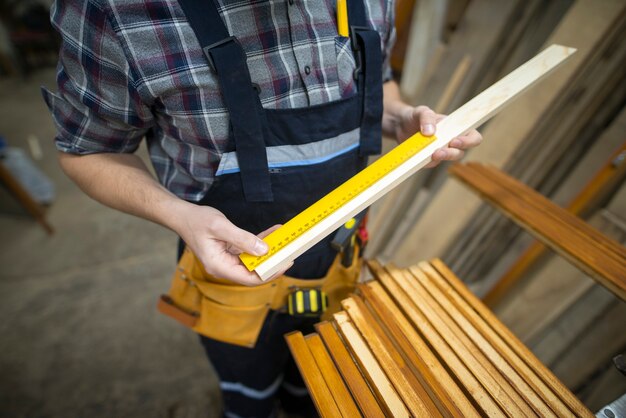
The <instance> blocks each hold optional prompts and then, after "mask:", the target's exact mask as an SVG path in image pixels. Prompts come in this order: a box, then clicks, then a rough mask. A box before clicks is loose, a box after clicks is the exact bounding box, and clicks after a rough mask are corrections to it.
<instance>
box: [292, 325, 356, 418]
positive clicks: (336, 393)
mask: <svg viewBox="0 0 626 418" xmlns="http://www.w3.org/2000/svg"><path fill="white" fill-rule="evenodd" d="M304 339H305V340H306V343H307V344H308V346H309V350H310V351H311V354H312V355H313V358H314V359H315V362H316V363H317V367H319V369H320V371H321V372H322V376H323V377H324V380H325V381H326V384H327V385H328V388H329V389H330V391H331V393H332V394H333V397H334V398H335V403H336V404H337V407H338V408H339V411H340V412H341V415H342V416H344V417H346V418H351V417H360V416H361V413H360V412H359V409H358V408H357V406H356V404H355V403H354V399H352V395H350V392H349V391H348V388H347V387H346V384H345V383H344V381H343V379H342V378H341V375H340V374H339V371H338V370H337V368H336V367H335V363H333V360H332V359H331V358H330V355H329V354H328V351H326V347H325V346H324V343H323V342H322V339H321V338H320V336H319V335H318V334H309V335H307V336H306V337H305V338H304Z"/></svg>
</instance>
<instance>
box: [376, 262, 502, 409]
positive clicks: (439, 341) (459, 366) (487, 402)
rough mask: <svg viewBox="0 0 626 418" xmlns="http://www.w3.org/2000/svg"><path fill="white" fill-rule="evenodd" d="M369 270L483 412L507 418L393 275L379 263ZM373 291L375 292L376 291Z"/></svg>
mask: <svg viewBox="0 0 626 418" xmlns="http://www.w3.org/2000/svg"><path fill="white" fill-rule="evenodd" d="M368 267H369V268H370V270H371V271H372V274H374V276H375V277H376V278H377V279H378V280H379V281H380V282H381V284H382V285H383V286H384V287H385V289H386V290H387V292H388V293H389V295H391V296H392V298H393V299H394V300H395V302H396V304H397V305H398V306H399V307H400V308H401V309H402V310H403V311H404V312H405V313H406V315H407V317H408V318H409V319H410V321H411V323H412V325H413V327H415V329H416V330H418V331H419V333H420V334H421V335H422V336H423V337H424V340H426V341H428V344H429V345H430V346H431V347H432V350H433V352H435V353H437V355H438V356H439V358H440V359H441V361H442V363H444V364H446V366H447V369H448V371H449V372H450V374H451V375H452V376H454V378H455V379H456V380H457V381H458V382H460V383H461V385H462V387H463V389H464V390H465V391H467V393H468V394H469V396H470V397H471V399H473V400H474V401H475V402H476V405H477V406H478V407H479V408H480V409H481V410H482V412H483V413H484V414H485V415H488V416H490V417H503V416H506V414H505V413H504V412H503V410H502V409H500V406H498V404H497V403H496V402H495V401H494V399H493V398H492V397H491V395H490V394H489V393H488V392H487V390H486V389H485V388H484V387H483V386H482V385H481V383H480V382H479V381H478V379H477V378H476V377H475V376H474V375H473V374H472V372H471V371H470V370H469V368H468V366H467V364H466V363H464V362H462V361H461V359H460V358H459V356H458V355H457V353H456V351H455V350H454V349H453V348H452V347H451V346H450V345H449V344H448V342H446V340H445V339H444V338H443V337H442V336H440V335H439V332H438V331H437V330H436V329H435V327H434V326H433V325H432V324H431V323H430V321H428V320H427V319H426V317H425V316H424V315H423V314H422V312H421V311H420V310H419V309H418V308H417V306H416V305H415V303H414V302H413V301H412V300H411V298H409V296H408V295H407V294H406V292H405V291H404V290H403V289H402V288H401V287H400V286H399V285H398V284H397V283H396V282H395V280H393V279H392V277H391V275H390V274H389V273H387V271H385V269H384V268H383V267H382V266H381V265H380V264H379V263H377V262H376V261H369V262H368ZM373 290H376V289H375V288H373Z"/></svg>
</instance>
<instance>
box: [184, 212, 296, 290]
mask: <svg viewBox="0 0 626 418" xmlns="http://www.w3.org/2000/svg"><path fill="white" fill-rule="evenodd" d="M177 216H180V219H181V224H180V225H179V226H177V228H176V229H177V231H176V232H178V234H179V235H180V236H181V238H182V239H183V241H185V243H186V244H187V245H188V246H189V248H190V249H191V251H193V253H194V254H195V255H196V257H198V259H199V260H200V261H201V262H202V264H203V265H204V269H205V270H206V272H207V273H209V274H211V275H213V276H215V277H219V278H222V279H227V280H232V281H233V282H236V283H239V284H242V285H245V286H258V285H261V284H263V283H266V282H263V281H262V280H261V278H260V277H259V276H258V275H257V274H256V273H255V272H251V271H248V269H247V268H246V267H245V266H244V265H243V264H242V263H241V261H240V259H239V257H238V255H239V254H241V253H242V252H246V253H248V254H252V255H257V256H261V255H264V254H266V253H267V251H268V247H267V244H266V243H265V242H263V241H262V239H261V238H263V237H264V236H266V235H268V234H269V233H270V232H272V231H274V230H275V229H276V228H278V227H279V226H280V225H276V226H274V227H272V228H270V229H268V230H266V231H264V232H262V233H261V234H259V236H258V237H257V236H256V235H254V234H251V233H250V232H247V231H244V230H243V229H240V228H238V227H236V226H235V225H233V224H232V223H231V222H230V221H229V220H228V219H226V217H225V216H224V214H222V213H221V212H220V211H218V210H216V209H214V208H212V207H209V206H198V205H194V204H191V203H189V204H186V205H185V207H184V208H183V209H182V211H181V212H180V213H179V214H177ZM289 267H290V266H288V267H287V268H289ZM287 268H286V269H285V270H284V271H286V270H287ZM284 271H282V272H280V273H277V274H275V275H274V276H272V278H271V279H274V278H276V277H279V276H280V275H282V274H283V273H284ZM271 279H270V280H271Z"/></svg>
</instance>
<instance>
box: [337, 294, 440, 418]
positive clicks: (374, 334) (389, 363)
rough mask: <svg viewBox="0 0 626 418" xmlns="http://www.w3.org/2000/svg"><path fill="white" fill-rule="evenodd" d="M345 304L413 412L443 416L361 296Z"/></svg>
mask: <svg viewBox="0 0 626 418" xmlns="http://www.w3.org/2000/svg"><path fill="white" fill-rule="evenodd" d="M341 305H342V306H343V309H344V310H345V311H346V312H347V313H348V315H349V316H350V319H351V320H352V322H353V323H354V325H355V326H356V328H357V329H358V330H359V332H360V333H361V335H362V336H363V339H364V340H365V342H366V343H367V345H368V346H369V348H370V350H371V351H372V354H373V355H374V357H376V360H378V363H379V364H380V366H381V368H382V369H383V370H384V371H385V374H386V375H387V377H388V378H389V380H390V381H391V383H392V384H393V386H394V387H395V388H396V391H397V392H398V394H399V395H400V397H401V398H402V400H403V401H404V404H405V405H406V406H407V408H408V409H409V412H410V413H411V414H412V415H413V416H442V412H443V411H442V412H440V411H439V409H438V408H437V406H435V404H434V403H433V401H432V400H431V399H430V397H429V396H428V394H427V393H426V391H425V390H424V388H423V387H422V385H421V383H420V382H419V381H418V380H417V378H415V376H414V375H413V373H412V371H411V370H410V368H409V365H408V364H407V363H406V362H405V361H404V359H403V358H402V356H401V355H400V353H399V352H398V351H397V350H396V349H395V347H394V346H393V344H392V343H391V342H390V341H389V339H388V338H387V337H386V336H385V335H384V332H383V331H382V330H380V327H379V326H378V324H377V323H376V320H375V319H374V318H373V317H372V316H371V315H370V314H369V313H368V311H367V308H366V307H365V305H364V304H363V301H362V300H361V299H360V298H359V297H358V296H353V297H349V298H347V299H344V300H343V301H342V302H341Z"/></svg>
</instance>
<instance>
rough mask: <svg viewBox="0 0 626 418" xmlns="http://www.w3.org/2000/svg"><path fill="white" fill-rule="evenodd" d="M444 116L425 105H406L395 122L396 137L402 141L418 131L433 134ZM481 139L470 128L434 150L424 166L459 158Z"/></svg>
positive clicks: (425, 134)
mask: <svg viewBox="0 0 626 418" xmlns="http://www.w3.org/2000/svg"><path fill="white" fill-rule="evenodd" d="M444 118H445V115H440V114H437V113H435V112H434V111H432V110H431V109H430V108H428V107H426V106H418V107H406V108H405V109H404V110H403V113H402V114H401V115H400V118H399V119H398V121H397V124H396V128H395V135H396V139H397V140H398V142H402V141H404V140H406V139H407V138H409V137H411V136H413V134H415V133H416V132H418V131H419V132H421V133H422V135H424V136H432V135H435V134H436V125H437V123H439V122H440V121H441V120H443V119H444ZM482 140H483V137H482V135H481V134H480V133H479V132H478V131H477V130H476V129H472V130H471V131H468V132H466V133H465V134H463V135H461V136H459V137H457V138H454V139H453V140H452V141H450V143H449V144H448V146H447V147H444V148H440V149H438V150H437V151H435V153H434V154H433V156H432V161H431V162H430V163H429V164H428V165H427V166H426V167H429V168H430V167H435V166H437V165H438V164H439V163H440V162H441V161H457V160H460V159H461V158H463V156H464V155H465V150H467V149H470V148H473V147H475V146H477V145H479V144H480V143H481V142H482Z"/></svg>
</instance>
